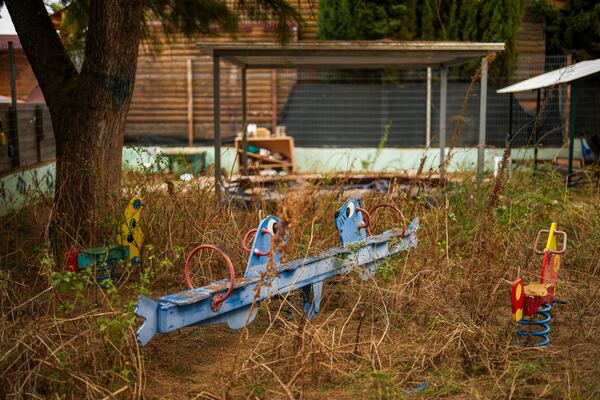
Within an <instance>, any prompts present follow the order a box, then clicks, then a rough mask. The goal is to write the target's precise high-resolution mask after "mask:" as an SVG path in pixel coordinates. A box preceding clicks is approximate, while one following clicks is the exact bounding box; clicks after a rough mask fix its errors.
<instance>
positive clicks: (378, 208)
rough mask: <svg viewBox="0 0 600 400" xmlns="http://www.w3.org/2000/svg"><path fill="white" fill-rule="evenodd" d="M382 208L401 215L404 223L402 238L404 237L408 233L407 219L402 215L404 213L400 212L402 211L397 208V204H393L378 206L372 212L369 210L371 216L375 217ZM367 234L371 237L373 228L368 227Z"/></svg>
mask: <svg viewBox="0 0 600 400" xmlns="http://www.w3.org/2000/svg"><path fill="white" fill-rule="evenodd" d="M382 208H389V209H390V210H392V211H394V212H395V213H396V214H398V215H400V218H402V222H403V223H404V226H403V227H402V236H404V234H405V233H406V217H404V214H403V213H402V211H400V209H399V208H398V207H396V205H395V204H392V203H383V204H378V205H376V206H375V207H373V208H372V209H371V210H369V214H370V215H371V216H375V214H376V213H377V211H379V210H380V209H382ZM369 225H370V224H369ZM367 233H368V234H369V236H370V235H371V228H369V227H367Z"/></svg>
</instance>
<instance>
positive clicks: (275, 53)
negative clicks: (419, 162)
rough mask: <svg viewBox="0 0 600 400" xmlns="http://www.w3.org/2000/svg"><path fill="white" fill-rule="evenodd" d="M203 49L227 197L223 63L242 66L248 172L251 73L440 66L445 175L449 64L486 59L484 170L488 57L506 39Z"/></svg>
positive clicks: (207, 45)
mask: <svg viewBox="0 0 600 400" xmlns="http://www.w3.org/2000/svg"><path fill="white" fill-rule="evenodd" d="M197 46H198V48H199V50H200V52H201V53H203V54H206V55H209V56H211V57H212V58H213V107H214V109H213V118H214V138H215V141H214V143H215V193H216V197H217V200H218V201H219V202H220V200H221V189H220V187H221V85H220V76H221V66H220V64H221V61H226V62H229V63H232V64H234V65H237V66H238V67H240V68H241V73H242V126H243V135H242V147H243V150H242V157H243V158H242V161H243V167H242V170H243V172H244V173H246V168H245V166H246V165H245V157H244V153H246V151H247V141H246V131H245V127H246V121H247V115H246V113H247V110H246V71H247V70H248V69H250V68H252V69H260V68H268V69H286V68H291V69H301V68H314V69H340V68H348V69H350V68H377V69H382V68H402V67H405V68H425V67H438V68H440V71H441V74H440V77H441V82H440V85H441V92H440V131H439V138H440V140H439V141H440V160H439V165H440V175H441V177H442V179H443V176H444V170H445V167H446V162H445V153H446V122H445V121H446V100H447V99H446V98H447V79H448V66H450V65H455V64H460V63H464V62H467V61H472V60H475V59H480V60H481V98H480V105H479V107H480V111H479V112H480V123H479V143H478V146H477V147H478V152H477V173H478V176H479V177H481V175H482V174H483V165H484V156H485V151H484V150H485V133H486V132H485V121H486V116H485V113H486V104H487V70H488V68H487V58H486V56H487V55H488V54H490V53H493V52H497V51H503V50H504V43H470V42H419V41H415V42H395V41H351V42H348V41H303V42H298V43H290V44H287V45H281V44H278V43H272V42H270V43H244V42H199V43H197Z"/></svg>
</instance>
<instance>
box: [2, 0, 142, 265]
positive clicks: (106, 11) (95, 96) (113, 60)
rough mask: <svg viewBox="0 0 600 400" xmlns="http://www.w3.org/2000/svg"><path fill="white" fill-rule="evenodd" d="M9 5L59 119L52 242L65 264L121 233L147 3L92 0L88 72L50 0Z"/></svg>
mask: <svg viewBox="0 0 600 400" xmlns="http://www.w3.org/2000/svg"><path fill="white" fill-rule="evenodd" d="M6 5H7V7H8V11H9V13H10V15H11V19H12V20H13V23H14V25H15V28H16V30H17V32H18V34H19V38H20V40H21V44H22V46H23V49H24V51H25V53H26V54H27V58H28V60H29V63H30V64H31V67H32V69H33V71H34V73H35V75H36V78H37V79H38V82H39V83H40V87H41V89H42V92H43V94H44V97H45V99H46V103H47V105H48V107H49V109H50V115H51V117H52V126H53V129H54V135H55V139H56V172H57V176H56V178H57V179H56V187H55V194H54V208H53V211H52V218H51V222H50V239H51V243H52V245H53V248H54V251H55V257H56V258H57V259H59V258H61V257H62V253H63V252H64V251H65V250H66V249H68V248H69V247H70V246H73V245H75V244H78V245H80V246H89V245H95V244H98V243H100V242H101V238H105V239H109V238H112V236H114V232H115V225H114V223H113V222H116V221H115V220H114V219H113V218H112V217H114V216H116V215H118V214H117V213H116V212H115V211H116V210H117V209H118V208H120V207H119V199H120V188H121V154H122V153H121V152H122V146H123V132H124V129H125V122H126V116H127V112H128V110H129V104H130V102H131V95H132V92H133V86H134V82H135V69H136V65H137V55H138V46H139V41H140V36H141V29H142V16H143V15H142V13H143V0H127V1H121V0H92V1H91V4H90V14H89V24H88V32H87V37H86V48H85V58H84V62H83V66H82V69H81V72H80V73H77V71H76V69H75V67H74V66H73V63H72V62H71V60H70V59H69V57H68V55H67V53H66V51H65V49H64V46H63V45H62V42H61V41H60V38H59V37H58V34H57V33H56V31H55V29H54V28H53V27H52V24H51V21H50V18H49V16H48V13H47V11H46V10H45V7H44V4H43V1H42V0H28V1H22V0H6ZM117 226H118V225H117Z"/></svg>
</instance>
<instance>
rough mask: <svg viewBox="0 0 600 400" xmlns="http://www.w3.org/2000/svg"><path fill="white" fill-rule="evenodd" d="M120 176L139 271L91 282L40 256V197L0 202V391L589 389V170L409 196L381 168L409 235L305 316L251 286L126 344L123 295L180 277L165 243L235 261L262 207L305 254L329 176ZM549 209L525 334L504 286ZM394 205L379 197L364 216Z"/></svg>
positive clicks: (203, 265)
mask: <svg viewBox="0 0 600 400" xmlns="http://www.w3.org/2000/svg"><path fill="white" fill-rule="evenodd" d="M127 182H128V184H127V185H126V193H124V201H125V199H127V198H128V197H129V196H130V195H131V194H133V193H139V194H141V195H142V196H143V198H144V201H145V209H144V212H143V216H142V223H143V228H144V231H145V233H146V243H147V248H146V249H145V252H144V255H143V257H144V271H145V272H144V273H143V274H141V275H140V276H138V275H139V274H138V273H133V274H132V275H131V276H130V277H129V279H128V280H127V281H126V282H124V283H122V284H121V285H120V286H119V287H116V288H113V289H110V290H108V291H107V290H102V289H100V288H98V287H97V286H96V285H95V284H94V282H93V281H92V280H91V279H88V278H86V276H85V275H83V276H80V277H79V278H73V277H70V276H68V275H67V274H65V273H58V274H57V273H53V271H56V270H60V268H58V267H56V266H54V265H52V261H51V258H49V254H48V253H47V247H46V242H45V240H44V237H45V231H44V227H45V223H46V221H47V212H48V205H47V204H46V205H45V204H44V203H41V204H39V205H37V206H32V207H30V208H29V209H28V210H26V211H24V212H22V213H19V214H15V215H12V216H10V217H9V218H6V219H4V220H2V222H1V225H0V226H1V232H0V235H2V237H1V238H0V243H3V244H2V255H1V256H0V274H1V275H0V310H1V313H2V319H1V320H0V354H1V355H0V397H6V398H73V399H75V398H77V399H79V398H105V397H106V398H111V396H112V397H113V398H142V397H144V398H150V399H152V398H182V399H187V398H198V399H221V398H244V399H246V398H247V399H257V398H258V399H272V398H282V399H286V398H288V399H289V398H292V399H296V398H303V399H320V398H325V397H328V398H336V399H338V398H339V399H354V398H372V399H395V398H410V397H417V394H411V393H410V392H408V391H407V390H406V389H410V388H412V387H415V386H417V385H418V384H419V383H420V382H422V381H425V380H427V381H428V382H429V387H428V388H427V389H425V390H423V391H421V392H419V393H418V397H419V398H440V397H442V398H452V399H462V398H465V399H467V398H468V399H471V398H483V399H494V398H498V399H505V398H512V399H521V398H523V399H524V398H537V397H542V398H554V399H564V398H573V399H576V398H588V399H594V398H599V397H600V378H599V377H600V363H599V362H598V361H597V360H598V359H599V357H598V356H599V351H600V324H599V317H600V312H599V311H598V309H599V306H600V305H599V304H598V300H599V299H600V296H599V293H600V276H599V274H600V263H599V261H598V260H599V256H600V254H599V253H600V251H599V248H600V215H599V214H598V212H597V210H598V206H599V205H600V204H599V201H598V199H599V197H598V192H597V190H596V188H594V187H592V186H588V187H585V188H583V187H582V188H579V189H577V190H568V191H567V190H566V189H565V188H564V187H563V185H562V184H561V182H560V180H559V179H558V178H557V177H555V176H552V175H544V176H536V177H533V176H531V175H530V174H529V173H527V172H516V173H515V174H513V176H512V177H511V178H510V179H509V180H507V181H506V182H504V181H502V182H501V183H497V184H494V182H490V183H489V184H485V185H483V186H481V187H479V188H478V187H476V186H475V185H474V184H471V183H469V180H468V179H467V180H466V181H465V183H462V184H453V185H449V186H448V187H446V188H444V189H441V190H435V191H433V192H430V193H428V194H421V195H419V196H417V197H413V196H407V195H406V193H405V192H404V191H402V190H399V187H398V186H397V185H393V186H392V187H391V188H390V192H389V193H387V194H377V195H375V194H372V195H369V196H367V197H366V198H365V203H366V205H367V206H370V205H373V204H377V203H379V202H381V201H383V200H385V201H393V202H395V203H396V204H397V205H398V206H399V207H400V208H401V209H402V210H403V211H405V214H407V216H409V215H410V217H412V216H415V215H418V216H420V217H421V220H422V223H421V230H420V231H419V247H418V249H416V250H415V251H411V252H410V253H408V254H406V253H405V254H402V255H399V256H397V257H395V258H393V259H390V260H389V261H387V262H386V263H384V264H383V265H382V267H381V268H380V270H379V272H378V274H377V276H376V277H375V278H374V279H371V280H368V281H361V280H360V279H359V277H358V275H354V274H350V275H348V276H342V277H339V278H337V279H333V280H330V281H328V282H327V284H326V287H325V293H324V299H323V301H322V309H321V313H320V315H319V316H318V317H317V318H316V319H314V320H312V321H306V320H305V319H304V318H303V316H302V313H301V302H300V298H299V295H298V294H297V293H296V294H291V295H289V296H287V297H285V298H275V299H271V300H269V301H266V302H263V303H262V304H261V305H260V309H259V314H258V317H257V319H256V320H255V321H254V322H253V323H252V324H251V325H250V326H249V327H248V328H247V329H244V330H242V331H231V330H229V329H228V328H227V327H225V326H208V327H197V328H190V329H184V330H181V331H179V332H174V333H172V334H170V335H163V336H160V337H157V338H155V339H154V340H153V341H152V342H151V343H150V345H149V346H147V347H146V348H144V349H141V348H139V347H138V346H137V345H136V343H135V340H134V329H135V320H134V319H133V318H132V307H133V301H134V300H135V298H136V296H137V295H138V294H139V293H146V292H151V293H152V295H153V296H158V295H161V294H164V293H167V292H174V291H178V290H182V289H184V288H185V285H184V282H183V276H182V275H183V274H182V270H183V257H184V255H185V253H187V252H188V251H189V250H191V249H192V248H193V247H194V246H196V245H198V244H200V243H212V244H215V245H217V246H219V247H221V248H222V249H224V250H225V251H226V252H227V253H228V254H229V255H230V256H231V258H232V260H233V261H234V264H235V265H236V268H237V272H238V273H240V274H242V273H243V269H244V267H245V260H246V257H247V255H246V254H245V253H244V252H243V250H242V249H241V246H240V240H241V238H242V237H243V234H244V233H245V232H246V231H247V230H248V229H250V228H252V227H255V225H256V224H257V222H258V221H259V219H260V217H261V216H264V215H267V214H268V213H271V212H273V213H276V214H277V215H279V216H280V217H281V219H282V221H283V222H284V224H285V225H286V226H287V229H288V231H287V233H288V234H289V235H290V240H289V241H288V243H287V244H286V246H285V254H286V258H287V259H294V258H297V257H301V256H304V255H306V254H314V253H316V252H318V251H320V250H323V249H326V248H328V247H330V246H333V245H336V244H337V240H338V239H337V234H336V231H335V228H334V224H333V213H334V211H335V209H337V208H338V207H339V206H340V205H341V203H342V202H343V199H344V194H343V193H341V192H339V193H334V192H329V193H324V192H322V191H321V190H320V188H319V187H315V186H310V185H307V186H305V187H303V188H302V189H301V190H290V191H289V192H288V193H287V195H286V196H285V200H283V201H281V202H279V203H278V204H275V205H267V204H262V205H261V206H260V207H259V209H258V210H243V209H240V208H236V207H235V206H234V205H228V206H224V207H223V208H221V209H216V208H215V207H214V206H213V201H212V191H211V189H210V188H209V187H203V186H199V185H197V184H191V183H190V184H172V183H156V180H155V178H153V177H147V176H145V175H134V174H129V175H128V177H127ZM133 182H135V185H133ZM140 182H141V183H140ZM163 186H164V187H163ZM165 187H166V189H167V190H165ZM282 190H284V191H285V190H286V189H282ZM427 196H431V199H427V198H426V197H427ZM431 201H433V203H434V205H435V206H434V207H430V206H428V203H429V202H431ZM551 221H556V222H558V223H559V225H560V227H561V229H563V230H565V231H567V232H568V234H569V239H570V241H569V249H568V253H567V255H566V257H565V260H564V262H563V265H562V272H561V277H562V280H561V286H560V288H559V292H558V295H559V297H560V298H561V299H563V300H566V301H567V302H568V303H567V304H564V305H559V306H557V307H555V308H554V310H553V317H554V319H553V321H552V324H551V326H552V336H551V337H552V340H553V341H552V343H551V345H550V346H548V347H546V348H543V349H540V348H533V347H527V346H523V345H522V344H519V343H516V341H515V337H514V335H513V331H514V328H515V327H514V325H513V324H512V323H511V322H510V300H509V297H510V296H509V293H510V292H509V288H510V282H511V281H512V280H513V279H514V278H516V277H517V276H521V277H524V278H525V280H526V281H532V280H534V279H535V278H536V275H537V273H538V271H539V263H540V260H539V258H538V257H537V256H535V255H533V252H532V250H531V243H532V241H533V239H534V237H535V233H536V231H537V230H538V229H541V228H545V227H547V226H548V225H549V224H550V222H551ZM395 222H396V221H395V220H394V215H393V214H392V213H389V214H388V213H382V214H381V215H380V216H378V219H377V224H378V225H377V227H376V228H375V229H374V231H375V232H374V233H379V232H381V231H383V230H384V229H387V228H389V227H391V226H393V225H394V223H395ZM192 269H193V271H194V274H195V275H194V281H195V282H196V284H202V283H206V282H209V281H211V280H214V279H220V278H221V277H223V276H224V274H225V270H224V268H223V266H222V265H220V264H219V262H218V260H217V258H212V257H211V256H210V254H209V253H207V254H206V255H203V256H202V257H198V258H197V259H196V261H195V264H194V265H193V267H192ZM67 279H69V282H66V280H67Z"/></svg>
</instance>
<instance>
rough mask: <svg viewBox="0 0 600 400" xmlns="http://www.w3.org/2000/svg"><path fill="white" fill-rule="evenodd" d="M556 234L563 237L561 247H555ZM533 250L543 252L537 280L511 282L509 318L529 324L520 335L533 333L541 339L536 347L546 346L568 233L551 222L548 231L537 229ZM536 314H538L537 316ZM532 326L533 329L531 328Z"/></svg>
mask: <svg viewBox="0 0 600 400" xmlns="http://www.w3.org/2000/svg"><path fill="white" fill-rule="evenodd" d="M545 233H547V234H548V239H547V241H546V247H545V249H544V250H538V243H539V241H540V238H541V237H542V235H543V234H545ZM557 235H558V236H561V237H562V245H561V249H560V250H559V249H558V243H557ZM533 249H534V251H535V252H536V253H537V254H541V255H543V256H544V257H543V259H542V268H541V271H540V282H539V283H529V284H527V285H525V283H524V282H523V279H521V278H519V279H517V280H516V281H514V282H513V284H512V294H511V300H512V320H513V321H515V322H517V323H519V324H520V325H525V326H527V327H528V329H527V330H518V331H517V335H519V336H524V337H527V336H532V337H537V338H540V339H541V340H539V341H537V342H536V343H535V345H536V346H546V345H547V344H548V343H550V337H549V334H550V325H549V324H550V321H552V315H551V314H550V312H551V310H552V304H554V303H556V302H557V301H556V300H555V295H556V285H557V282H558V272H559V270H560V262H561V256H562V254H563V253H564V252H565V251H566V249H567V234H566V233H565V232H563V231H558V230H556V223H552V225H551V226H550V229H549V230H546V229H542V230H540V231H539V232H538V234H537V237H536V239H535V244H534V245H533ZM536 315H538V316H540V317H541V318H540V317H537V318H536ZM533 327H535V330H531V328H533Z"/></svg>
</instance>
